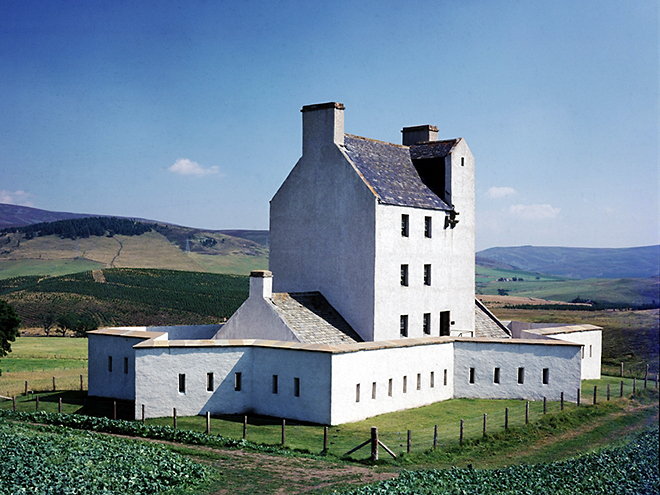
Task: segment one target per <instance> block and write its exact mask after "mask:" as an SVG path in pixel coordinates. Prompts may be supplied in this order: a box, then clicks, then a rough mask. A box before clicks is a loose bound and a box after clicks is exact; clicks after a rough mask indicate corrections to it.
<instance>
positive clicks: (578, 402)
mask: <svg viewBox="0 0 660 495" xmlns="http://www.w3.org/2000/svg"><path fill="white" fill-rule="evenodd" d="M577 405H578V407H580V389H579V388H578V389H577Z"/></svg>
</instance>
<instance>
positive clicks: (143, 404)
mask: <svg viewBox="0 0 660 495" xmlns="http://www.w3.org/2000/svg"><path fill="white" fill-rule="evenodd" d="M142 424H144V404H142Z"/></svg>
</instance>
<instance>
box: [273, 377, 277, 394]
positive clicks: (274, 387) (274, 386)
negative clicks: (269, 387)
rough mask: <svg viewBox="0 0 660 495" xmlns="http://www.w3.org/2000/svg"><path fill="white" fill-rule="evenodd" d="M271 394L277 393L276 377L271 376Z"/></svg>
mask: <svg viewBox="0 0 660 495" xmlns="http://www.w3.org/2000/svg"><path fill="white" fill-rule="evenodd" d="M273 393H274V394H276V393H277V375H273Z"/></svg>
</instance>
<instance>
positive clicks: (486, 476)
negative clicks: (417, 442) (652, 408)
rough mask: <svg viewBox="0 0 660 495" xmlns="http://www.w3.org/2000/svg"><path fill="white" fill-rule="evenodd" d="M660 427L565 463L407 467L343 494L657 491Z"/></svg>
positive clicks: (659, 483) (581, 494)
mask: <svg viewBox="0 0 660 495" xmlns="http://www.w3.org/2000/svg"><path fill="white" fill-rule="evenodd" d="M658 492H660V476H659V475H658V430H657V429H656V430H655V431H653V432H646V433H643V434H641V435H639V436H638V437H637V438H636V439H635V440H634V441H633V442H632V443H630V444H629V445H626V446H624V447H619V448H612V449H605V450H602V451H600V452H596V453H591V454H586V455H584V456H581V457H578V458H575V459H571V460H568V461H564V462H554V463H551V464H539V465H536V466H527V465H519V466H511V467H508V468H505V469H496V470H480V469H479V470H475V469H471V468H465V469H451V470H446V471H437V470H426V471H405V472H403V473H402V474H401V476H400V477H399V478H396V479H392V480H388V481H384V482H381V483H378V484H374V485H370V486H366V487H362V488H358V489H356V490H351V491H349V492H345V493H346V495H348V494H350V495H374V494H392V495H413V494H415V495H441V494H457V495H458V494H460V495H470V494H475V495H476V494H480V495H481V494H484V495H490V494H493V495H495V494H497V495H499V494H512V495H513V494H521V493H524V494H532V493H533V494H539V495H545V494H547V495H564V494H566V495H568V494H571V495H573V494H575V495H578V494H579V495H592V494H594V495H595V494H603V493H607V494H608V495H610V494H611V495H618V494H621V495H623V494H626V495H627V494H630V495H633V494H636V495H637V494H648V495H651V494H657V493H658Z"/></svg>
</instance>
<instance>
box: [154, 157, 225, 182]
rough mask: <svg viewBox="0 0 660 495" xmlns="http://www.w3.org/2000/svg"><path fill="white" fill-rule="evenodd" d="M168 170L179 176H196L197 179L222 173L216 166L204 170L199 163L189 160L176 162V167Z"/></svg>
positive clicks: (173, 166) (184, 159) (182, 159)
mask: <svg viewBox="0 0 660 495" xmlns="http://www.w3.org/2000/svg"><path fill="white" fill-rule="evenodd" d="M167 170H169V171H170V172H172V173H175V174H179V175H195V176H197V177H201V176H203V175H212V174H219V173H220V168H218V167H217V166H216V165H214V166H212V167H208V168H204V167H202V166H201V165H200V164H199V163H197V162H193V161H191V160H188V159H187V158H179V159H178V160H177V161H176V162H174V165H172V166H171V167H169V168H168V169H167Z"/></svg>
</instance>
